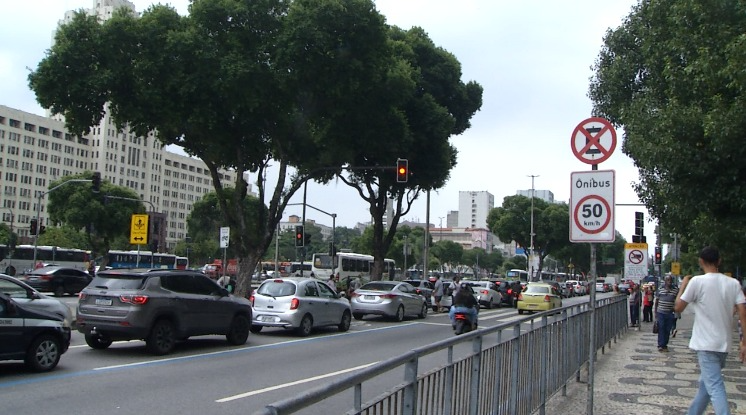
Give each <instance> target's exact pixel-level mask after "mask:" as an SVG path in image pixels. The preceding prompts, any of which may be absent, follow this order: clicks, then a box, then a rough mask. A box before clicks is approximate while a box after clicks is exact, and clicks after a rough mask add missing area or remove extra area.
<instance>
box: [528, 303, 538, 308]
mask: <svg viewBox="0 0 746 415" xmlns="http://www.w3.org/2000/svg"><path fill="white" fill-rule="evenodd" d="M528 308H536V304H529V305H528Z"/></svg>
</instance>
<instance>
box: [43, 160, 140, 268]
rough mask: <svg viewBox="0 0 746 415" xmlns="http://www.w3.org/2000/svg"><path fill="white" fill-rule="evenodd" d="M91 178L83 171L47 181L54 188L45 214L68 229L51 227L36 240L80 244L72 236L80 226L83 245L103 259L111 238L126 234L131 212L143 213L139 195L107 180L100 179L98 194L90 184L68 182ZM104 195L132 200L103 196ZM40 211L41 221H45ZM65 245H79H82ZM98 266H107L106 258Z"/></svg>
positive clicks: (75, 237)
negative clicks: (55, 230) (57, 229)
mask: <svg viewBox="0 0 746 415" xmlns="http://www.w3.org/2000/svg"><path fill="white" fill-rule="evenodd" d="M92 177H93V173H91V172H85V173H81V174H78V175H72V176H65V177H63V178H61V179H60V180H57V181H54V182H52V183H50V184H49V189H54V191H49V193H48V194H47V197H48V198H49V211H48V212H46V214H48V215H49V221H50V223H51V224H52V225H54V226H60V225H63V226H64V229H67V230H66V231H65V230H62V231H60V232H59V233H58V232H50V228H47V233H49V235H48V236H47V233H45V234H44V235H41V237H40V238H39V242H43V243H54V242H55V241H56V242H60V243H65V244H68V243H71V244H72V243H75V244H79V243H81V241H80V238H79V237H78V236H76V235H75V231H74V230H76V229H80V230H84V233H85V241H86V243H85V246H87V248H88V249H90V250H91V251H92V254H93V257H94V258H96V257H98V256H100V255H102V256H103V258H107V256H106V254H107V253H108V252H109V250H110V249H111V244H112V241H113V240H114V239H116V238H118V237H125V236H127V237H128V236H129V232H130V224H131V220H132V215H133V214H136V213H145V206H144V205H143V203H142V202H140V201H139V200H140V197H139V195H138V194H137V193H135V192H134V191H133V190H131V189H129V188H126V187H122V186H116V185H114V184H112V183H110V182H109V181H107V180H102V182H101V186H100V192H99V193H94V192H93V191H92V189H91V185H90V183H86V182H75V181H71V180H90V179H91V178H92ZM63 183H67V184H64V185H63ZM105 196H114V197H119V198H126V199H132V200H133V201H127V200H114V199H106V198H105ZM43 213H44V212H42V216H41V218H42V221H41V222H44V215H43ZM65 235H67V236H65ZM63 237H64V239H63ZM60 246H62V245H60ZM67 247H71V248H79V247H81V245H77V246H67ZM101 265H106V263H105V260H104V263H102V264H101Z"/></svg>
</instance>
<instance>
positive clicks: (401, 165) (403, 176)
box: [396, 159, 409, 183]
mask: <svg viewBox="0 0 746 415" xmlns="http://www.w3.org/2000/svg"><path fill="white" fill-rule="evenodd" d="M408 179H409V160H407V159H398V160H396V181H397V183H406V182H407V180H408Z"/></svg>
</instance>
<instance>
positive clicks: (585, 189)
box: [570, 170, 616, 242]
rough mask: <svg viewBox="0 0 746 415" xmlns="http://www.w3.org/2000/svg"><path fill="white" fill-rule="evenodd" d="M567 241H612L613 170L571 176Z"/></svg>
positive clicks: (585, 172)
mask: <svg viewBox="0 0 746 415" xmlns="http://www.w3.org/2000/svg"><path fill="white" fill-rule="evenodd" d="M570 180H571V182H572V183H571V185H570V186H571V187H572V190H571V191H570V241H571V242H614V237H615V234H616V232H615V226H614V170H593V171H580V172H574V173H572V174H571V175H570Z"/></svg>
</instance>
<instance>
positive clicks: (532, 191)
mask: <svg viewBox="0 0 746 415" xmlns="http://www.w3.org/2000/svg"><path fill="white" fill-rule="evenodd" d="M528 177H530V178H531V235H529V236H530V238H531V244H530V246H529V254H528V255H529V256H528V258H529V260H528V262H529V264H530V267H531V274H530V275H531V279H532V280H533V279H534V179H535V178H537V177H539V176H538V175H535V174H530V175H528Z"/></svg>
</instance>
